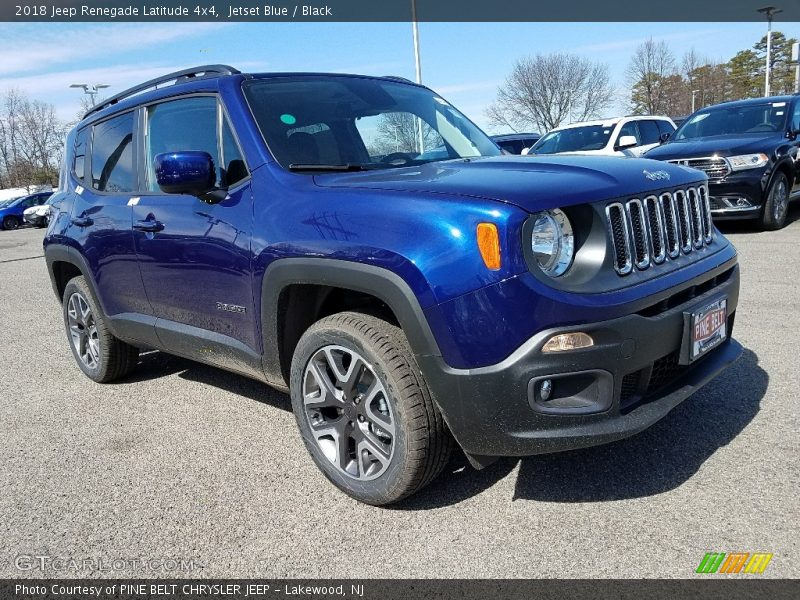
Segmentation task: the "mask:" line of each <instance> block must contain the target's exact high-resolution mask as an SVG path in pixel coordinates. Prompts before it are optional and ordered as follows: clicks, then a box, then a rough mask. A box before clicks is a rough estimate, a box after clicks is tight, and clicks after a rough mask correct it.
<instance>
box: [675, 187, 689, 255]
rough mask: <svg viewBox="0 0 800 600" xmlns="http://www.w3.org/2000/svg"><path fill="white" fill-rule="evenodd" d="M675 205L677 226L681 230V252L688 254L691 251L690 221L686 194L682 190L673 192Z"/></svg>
mask: <svg viewBox="0 0 800 600" xmlns="http://www.w3.org/2000/svg"><path fill="white" fill-rule="evenodd" d="M675 203H676V204H677V207H678V225H679V228H680V230H681V250H682V251H683V252H684V254H688V253H689V252H691V251H692V221H691V219H690V218H689V203H688V201H687V200H686V192H684V191H683V190H678V191H677V192H675Z"/></svg>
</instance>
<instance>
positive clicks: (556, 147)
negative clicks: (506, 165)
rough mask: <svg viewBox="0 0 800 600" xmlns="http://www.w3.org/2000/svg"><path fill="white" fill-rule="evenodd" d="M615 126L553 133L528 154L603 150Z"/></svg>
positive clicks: (597, 126) (589, 126) (589, 127)
mask: <svg viewBox="0 0 800 600" xmlns="http://www.w3.org/2000/svg"><path fill="white" fill-rule="evenodd" d="M613 130H614V125H613V124H612V125H609V126H608V127H606V126H604V125H586V126H583V127H568V128H567V129H559V130H557V131H551V132H550V133H548V134H546V135H544V136H543V137H542V138H541V139H540V140H539V141H538V142H536V143H535V144H534V145H533V147H532V148H531V150H530V152H528V154H558V153H559V152H586V151H587V150H602V149H603V148H605V147H606V144H608V140H609V138H610V137H611V132H612V131H613Z"/></svg>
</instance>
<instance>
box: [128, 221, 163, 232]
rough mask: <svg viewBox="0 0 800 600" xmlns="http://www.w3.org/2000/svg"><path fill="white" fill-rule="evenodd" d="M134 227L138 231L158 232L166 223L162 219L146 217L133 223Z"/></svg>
mask: <svg viewBox="0 0 800 600" xmlns="http://www.w3.org/2000/svg"><path fill="white" fill-rule="evenodd" d="M133 228H134V229H135V230H136V231H147V232H149V233H156V232H157V231H161V230H162V229H164V224H163V223H162V222H161V221H156V220H155V219H145V220H143V221H136V222H135V223H134V224H133Z"/></svg>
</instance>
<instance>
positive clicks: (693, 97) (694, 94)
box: [692, 90, 700, 112]
mask: <svg viewBox="0 0 800 600" xmlns="http://www.w3.org/2000/svg"><path fill="white" fill-rule="evenodd" d="M699 91H700V90H692V112H694V99H695V97H696V96H697V94H698V92H699Z"/></svg>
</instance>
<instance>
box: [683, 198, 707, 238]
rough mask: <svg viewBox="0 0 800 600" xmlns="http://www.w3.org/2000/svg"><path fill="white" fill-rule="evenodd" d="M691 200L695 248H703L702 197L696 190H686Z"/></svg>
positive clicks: (690, 209) (690, 213) (690, 210)
mask: <svg viewBox="0 0 800 600" xmlns="http://www.w3.org/2000/svg"><path fill="white" fill-rule="evenodd" d="M686 198H687V199H688V200H689V216H690V218H691V220H692V243H693V244H694V247H695V248H702V247H703V237H704V236H703V213H702V211H701V209H700V195H699V194H698V193H697V190H696V189H695V188H689V189H688V190H686Z"/></svg>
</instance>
